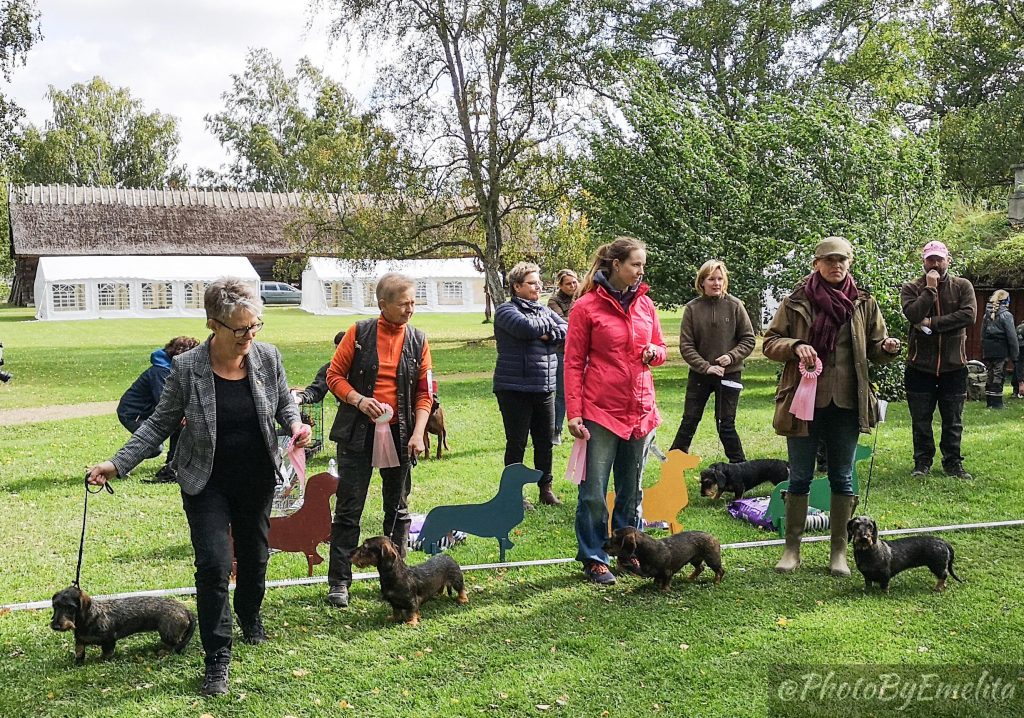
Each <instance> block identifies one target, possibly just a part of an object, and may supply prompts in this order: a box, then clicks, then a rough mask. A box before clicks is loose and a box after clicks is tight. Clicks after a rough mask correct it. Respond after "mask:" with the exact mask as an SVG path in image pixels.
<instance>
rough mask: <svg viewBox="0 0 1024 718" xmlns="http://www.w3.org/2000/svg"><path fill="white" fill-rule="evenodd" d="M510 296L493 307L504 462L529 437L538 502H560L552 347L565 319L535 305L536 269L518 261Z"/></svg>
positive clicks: (513, 459)
mask: <svg viewBox="0 0 1024 718" xmlns="http://www.w3.org/2000/svg"><path fill="white" fill-rule="evenodd" d="M508 286H509V291H510V292H511V293H512V298H511V299H509V300H508V301H507V302H502V303H501V304H499V305H498V307H497V309H495V310H494V340H495V343H496V345H497V349H498V356H497V360H496V361H495V364H494V395H495V397H497V399H498V409H499V410H500V411H501V421H502V423H503V424H504V426H505V466H508V465H509V464H518V463H520V462H522V460H523V456H524V455H525V454H526V440H527V437H529V438H530V439H531V440H532V441H533V466H534V468H536V469H537V470H538V471H540V472H541V477H540V480H539V481H538V482H537V486H538V488H539V491H540V502H541V503H542V504H547V505H549V506H559V505H561V503H562V502H561V501H560V500H559V499H558V497H557V496H555V495H554V493H552V491H551V483H552V476H551V438H552V435H553V434H554V429H555V379H556V375H557V373H558V355H557V345H558V344H559V343H560V342H561V341H562V340H563V339H565V330H566V323H565V320H564V319H562V318H561V317H560V316H558V315H557V314H555V313H554V312H553V311H552V310H550V309H548V308H547V307H545V306H544V305H543V304H541V303H540V290H541V286H542V285H541V281H540V267H538V266H537V265H536V264H533V263H531V262H520V263H519V264H517V265H516V266H514V267H513V268H512V271H510V272H509V273H508Z"/></svg>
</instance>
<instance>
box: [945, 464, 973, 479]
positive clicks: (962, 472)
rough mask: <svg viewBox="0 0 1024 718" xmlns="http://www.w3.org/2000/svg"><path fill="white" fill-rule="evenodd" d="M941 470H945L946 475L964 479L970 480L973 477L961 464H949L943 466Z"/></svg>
mask: <svg viewBox="0 0 1024 718" xmlns="http://www.w3.org/2000/svg"><path fill="white" fill-rule="evenodd" d="M942 470H943V471H945V472H946V476H952V477H954V478H957V479H963V480H964V481H971V480H973V479H974V477H973V476H971V475H970V473H968V471H967V469H965V468H964V465H963V464H950V465H949V466H944V467H943V469H942Z"/></svg>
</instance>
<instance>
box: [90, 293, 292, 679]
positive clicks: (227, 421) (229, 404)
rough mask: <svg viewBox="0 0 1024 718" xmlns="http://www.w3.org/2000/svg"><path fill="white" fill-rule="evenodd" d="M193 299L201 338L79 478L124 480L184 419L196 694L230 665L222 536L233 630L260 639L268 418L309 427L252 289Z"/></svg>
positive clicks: (271, 433) (182, 470) (271, 473)
mask: <svg viewBox="0 0 1024 718" xmlns="http://www.w3.org/2000/svg"><path fill="white" fill-rule="evenodd" d="M204 299H205V306H206V317H207V319H206V326H207V327H208V328H209V329H210V331H211V332H212V334H210V336H209V337H208V338H207V340H206V341H205V342H203V343H202V344H200V345H199V346H198V347H196V348H195V349H192V350H190V351H187V352H184V353H183V354H179V355H178V356H176V357H174V360H173V366H172V368H171V373H170V375H169V376H168V377H167V380H166V382H165V384H164V391H163V394H162V395H161V396H160V402H159V403H158V404H157V407H156V410H155V411H154V412H153V414H152V416H150V417H149V419H147V420H146V421H145V422H144V423H143V424H142V425H141V426H140V427H139V428H138V430H137V431H136V432H135V433H134V434H133V435H132V438H131V439H129V440H128V443H126V444H125V445H124V446H123V447H122V448H121V449H120V450H119V451H118V452H117V453H116V454H114V457H113V459H111V460H110V461H104V462H103V463H101V464H98V465H97V466H94V467H92V468H91V469H90V471H89V483H91V484H94V485H102V484H104V483H106V482H107V481H108V480H111V479H113V478H115V477H117V476H127V475H128V472H130V471H131V470H132V469H133V468H135V467H136V466H137V465H138V464H139V463H140V462H141V461H142V460H143V459H145V458H146V456H148V455H150V454H151V453H152V452H153V450H154V449H155V448H156V447H158V446H160V444H161V443H162V442H163V441H164V440H165V439H166V438H167V437H168V436H170V435H171V434H172V433H173V432H174V431H175V430H176V429H178V428H179V427H181V426H182V422H183V420H184V427H183V428H182V429H181V435H180V437H179V439H178V446H177V450H176V452H175V456H174V468H175V470H176V474H177V481H178V484H179V486H180V487H181V498H182V504H183V506H184V509H185V516H186V518H187V519H188V524H189V530H190V533H191V537H192V549H193V551H194V553H195V566H196V572H195V581H196V608H197V610H198V614H199V635H200V636H201V638H202V642H203V650H204V651H205V653H206V659H205V660H206V674H205V678H204V680H203V684H202V689H201V691H200V692H201V693H202V694H203V695H219V694H223V693H227V692H228V665H229V664H230V662H231V646H232V636H231V633H232V620H231V609H230V605H229V603H228V595H229V594H228V578H229V576H230V574H231V563H232V541H233V544H234V559H235V561H236V563H237V576H236V583H235V586H236V588H235V598H234V608H235V613H236V614H237V616H238V622H239V625H240V626H241V629H242V637H243V640H244V641H245V642H246V643H251V644H258V643H262V642H263V641H265V640H267V635H266V632H265V631H264V628H263V622H262V619H261V616H260V608H261V606H262V603H263V595H264V593H265V590H266V573H267V558H268V556H269V552H268V546H267V533H268V531H269V529H270V507H271V502H272V500H273V497H274V487H275V485H276V482H277V477H278V474H279V472H278V461H279V450H278V443H277V436H276V431H275V422H279V423H280V424H281V425H282V426H286V427H288V428H290V430H291V432H292V436H293V437H294V439H295V443H296V445H298V446H300V447H302V446H305V445H306V444H307V443H308V442H309V433H308V430H307V429H304V428H303V424H302V423H301V421H300V420H299V411H298V407H296V405H295V402H294V401H293V400H292V397H291V394H290V393H289V391H288V381H287V378H286V377H285V372H284V366H283V365H282V363H281V354H280V352H278V350H277V348H276V347H274V346H273V345H271V344H265V343H263V342H257V341H255V340H254V337H255V335H256V333H257V332H259V331H260V329H262V328H263V322H262V321H261V319H260V313H261V311H262V309H263V305H262V302H261V301H260V297H259V294H258V293H257V292H256V290H255V289H254V288H253V287H252V286H250V285H249V284H248V283H246V282H244V281H242V280H239V279H221V280H218V281H216V282H214V283H212V284H211V285H210V286H209V287H207V289H206V295H205V298H204Z"/></svg>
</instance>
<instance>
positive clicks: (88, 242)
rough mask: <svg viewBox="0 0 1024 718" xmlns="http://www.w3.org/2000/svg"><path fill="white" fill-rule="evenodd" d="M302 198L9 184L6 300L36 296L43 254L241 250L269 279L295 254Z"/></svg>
mask: <svg viewBox="0 0 1024 718" xmlns="http://www.w3.org/2000/svg"><path fill="white" fill-rule="evenodd" d="M306 202H307V200H305V199H304V197H303V195H301V194H298V193H295V192H289V193H275V192H237V191H213V190H199V189H183V190H150V189H120V188H114V187H76V186H68V185H47V186H38V185H27V186H12V187H10V188H9V198H8V203H9V209H10V228H9V231H10V243H11V256H12V257H13V259H14V262H15V273H14V284H13V286H12V289H11V299H10V301H11V302H13V303H16V304H22V305H24V304H28V303H31V302H32V301H33V296H32V293H33V283H34V280H35V274H36V267H37V264H38V261H39V258H40V257H44V256H67V255H229V256H238V255H241V256H245V257H247V258H248V259H249V260H250V261H251V262H252V265H253V267H254V268H255V269H256V271H257V272H258V273H259V275H260V277H261V278H262V279H268V280H269V279H272V277H271V273H272V271H273V266H274V262H275V261H276V260H277V259H279V258H281V257H285V256H289V255H291V254H293V253H294V245H293V244H291V243H290V242H289V239H288V238H289V235H290V230H291V228H292V227H293V226H298V225H299V224H300V223H301V220H302V216H303V215H302V209H303V207H304V206H306Z"/></svg>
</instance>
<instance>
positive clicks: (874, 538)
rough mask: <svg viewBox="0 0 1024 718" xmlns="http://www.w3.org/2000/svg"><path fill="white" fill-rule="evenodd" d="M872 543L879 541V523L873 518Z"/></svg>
mask: <svg viewBox="0 0 1024 718" xmlns="http://www.w3.org/2000/svg"><path fill="white" fill-rule="evenodd" d="M871 543H878V524H877V523H875V520H874V519H871Z"/></svg>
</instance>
